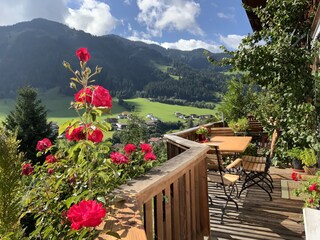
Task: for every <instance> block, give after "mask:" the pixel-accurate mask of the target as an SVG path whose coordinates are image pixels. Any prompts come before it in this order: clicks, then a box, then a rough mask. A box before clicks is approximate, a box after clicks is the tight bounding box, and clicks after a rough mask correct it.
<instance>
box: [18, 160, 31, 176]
mask: <svg viewBox="0 0 320 240" xmlns="http://www.w3.org/2000/svg"><path fill="white" fill-rule="evenodd" d="M33 171H34V168H33V167H32V165H31V164H30V163H26V164H24V165H23V166H22V172H21V174H22V175H25V176H29V175H31V174H33Z"/></svg>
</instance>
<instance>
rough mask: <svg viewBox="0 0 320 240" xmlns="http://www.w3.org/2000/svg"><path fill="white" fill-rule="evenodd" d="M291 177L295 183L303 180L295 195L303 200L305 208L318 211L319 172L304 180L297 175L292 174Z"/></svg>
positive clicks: (319, 194) (319, 199) (319, 207)
mask: <svg viewBox="0 0 320 240" xmlns="http://www.w3.org/2000/svg"><path fill="white" fill-rule="evenodd" d="M291 177H292V178H293V179H294V180H295V181H298V180H304V181H302V182H301V186H300V187H299V188H298V189H296V190H295V194H296V195H297V196H302V197H303V198H304V200H305V206H306V207H311V208H316V209H319V210H320V171H318V172H317V174H316V175H315V176H314V177H312V178H304V177H302V176H301V175H300V174H299V173H296V174H292V176H291Z"/></svg>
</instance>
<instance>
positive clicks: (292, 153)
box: [287, 147, 303, 172]
mask: <svg viewBox="0 0 320 240" xmlns="http://www.w3.org/2000/svg"><path fill="white" fill-rule="evenodd" d="M301 152H302V150H301V149H300V148H297V147H295V148H292V149H289V150H288V151H287V155H288V157H290V158H291V159H292V168H293V169H294V170H295V171H298V172H303V166H302V161H301V158H300V156H301Z"/></svg>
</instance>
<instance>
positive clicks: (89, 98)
mask: <svg viewBox="0 0 320 240" xmlns="http://www.w3.org/2000/svg"><path fill="white" fill-rule="evenodd" d="M74 99H75V101H76V102H81V103H85V102H86V103H89V104H92V105H93V106H95V107H107V108H111V107H112V98H111V95H110V93H109V91H108V90H107V89H105V88H104V87H101V86H99V85H94V86H92V87H87V88H85V90H84V89H81V90H80V91H79V92H77V93H76V94H75V95H74Z"/></svg>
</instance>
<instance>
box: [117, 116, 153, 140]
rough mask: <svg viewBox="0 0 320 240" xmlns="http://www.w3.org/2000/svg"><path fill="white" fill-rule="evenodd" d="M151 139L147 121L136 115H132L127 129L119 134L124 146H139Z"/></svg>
mask: <svg viewBox="0 0 320 240" xmlns="http://www.w3.org/2000/svg"><path fill="white" fill-rule="evenodd" d="M149 137H150V132H149V130H148V126H147V124H146V121H145V120H144V119H143V118H142V117H139V116H138V115H136V114H131V115H130V117H129V119H128V125H127V127H126V128H125V129H123V130H122V131H120V133H119V138H120V142H121V143H122V144H128V143H133V144H135V145H139V143H140V142H147V141H148V139H149Z"/></svg>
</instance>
